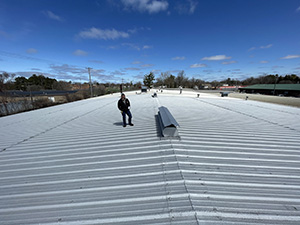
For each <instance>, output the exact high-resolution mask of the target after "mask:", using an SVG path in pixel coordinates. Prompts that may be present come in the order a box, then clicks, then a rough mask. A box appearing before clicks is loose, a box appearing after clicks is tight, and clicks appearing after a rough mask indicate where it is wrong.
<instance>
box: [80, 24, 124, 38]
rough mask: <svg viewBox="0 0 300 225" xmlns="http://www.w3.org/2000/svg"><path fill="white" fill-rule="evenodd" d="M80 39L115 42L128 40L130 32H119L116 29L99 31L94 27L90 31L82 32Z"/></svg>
mask: <svg viewBox="0 0 300 225" xmlns="http://www.w3.org/2000/svg"><path fill="white" fill-rule="evenodd" d="M79 37H81V38H84V39H103V40H115V39H118V38H128V37H129V32H124V31H118V30H115V29H105V30H103V29H98V28H95V27H92V28H90V29H88V30H85V31H81V32H80V33H79Z"/></svg>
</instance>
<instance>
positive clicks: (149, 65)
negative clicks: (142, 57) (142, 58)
mask: <svg viewBox="0 0 300 225" xmlns="http://www.w3.org/2000/svg"><path fill="white" fill-rule="evenodd" d="M152 66H154V65H153V64H144V65H141V67H152Z"/></svg>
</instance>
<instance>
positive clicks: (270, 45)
mask: <svg viewBox="0 0 300 225" xmlns="http://www.w3.org/2000/svg"><path fill="white" fill-rule="evenodd" d="M272 46H273V44H268V45H263V46H260V47H252V48H249V50H248V51H249V52H250V51H253V50H256V49H266V48H271V47H272Z"/></svg>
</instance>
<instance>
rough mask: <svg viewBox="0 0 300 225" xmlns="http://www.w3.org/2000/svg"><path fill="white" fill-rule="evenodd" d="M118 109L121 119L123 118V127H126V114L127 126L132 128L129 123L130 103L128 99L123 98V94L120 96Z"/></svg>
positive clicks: (131, 124)
mask: <svg viewBox="0 0 300 225" xmlns="http://www.w3.org/2000/svg"><path fill="white" fill-rule="evenodd" d="M118 108H119V110H120V111H121V114H122V117H123V127H126V114H127V116H128V124H129V125H130V126H133V123H131V119H132V115H131V112H130V110H129V109H130V102H129V100H128V98H126V97H125V94H123V93H122V94H121V98H120V99H119V101H118Z"/></svg>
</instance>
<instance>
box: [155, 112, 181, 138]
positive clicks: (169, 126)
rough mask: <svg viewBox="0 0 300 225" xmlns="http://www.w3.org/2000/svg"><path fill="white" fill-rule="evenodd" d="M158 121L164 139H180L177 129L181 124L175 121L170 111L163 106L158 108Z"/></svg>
mask: <svg viewBox="0 0 300 225" xmlns="http://www.w3.org/2000/svg"><path fill="white" fill-rule="evenodd" d="M158 109H159V112H158V120H159V124H160V127H161V134H162V136H163V137H179V135H178V130H177V127H179V124H178V123H177V121H176V120H175V119H174V117H173V116H172V114H171V113H170V111H169V110H168V109H167V108H166V107H164V106H161V107H159V108H158Z"/></svg>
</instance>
